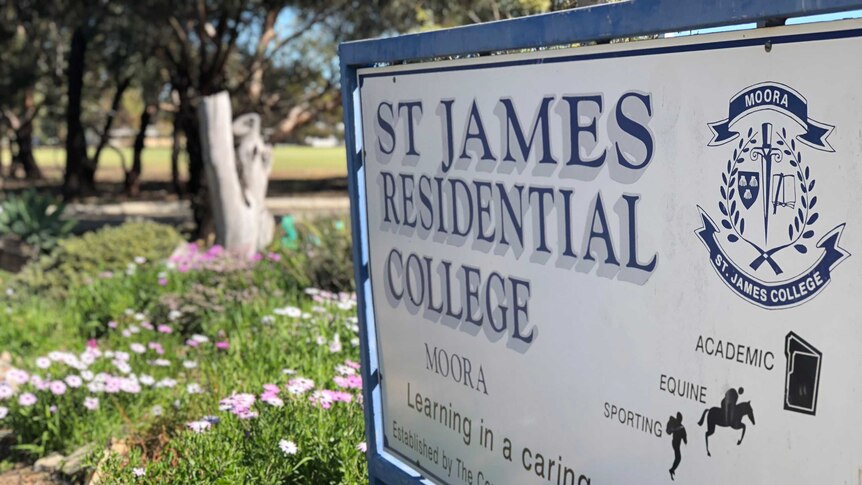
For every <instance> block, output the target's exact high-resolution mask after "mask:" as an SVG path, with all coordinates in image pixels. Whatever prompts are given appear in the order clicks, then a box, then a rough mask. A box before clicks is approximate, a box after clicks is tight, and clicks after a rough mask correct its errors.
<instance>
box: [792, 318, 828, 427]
mask: <svg viewBox="0 0 862 485" xmlns="http://www.w3.org/2000/svg"><path fill="white" fill-rule="evenodd" d="M784 355H785V357H787V374H786V376H785V384H784V409H786V410H787V411H795V412H797V413H803V414H811V415H814V414H816V412H817V394H818V388H819V386H820V366H821V362H822V360H823V354H822V353H821V352H820V351H819V350H817V349H816V348H814V346H813V345H811V344H809V343H808V342H806V341H805V340H803V339H802V338H801V337H800V336H799V335H796V334H795V333H793V332H790V333H788V334H787V338H786V339H785V342H784Z"/></svg>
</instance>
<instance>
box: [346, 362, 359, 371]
mask: <svg viewBox="0 0 862 485" xmlns="http://www.w3.org/2000/svg"><path fill="white" fill-rule="evenodd" d="M344 365H346V366H347V367H352V368H354V369H356V370H359V367H360V366H359V363H358V362H353V361H352V360H345V361H344Z"/></svg>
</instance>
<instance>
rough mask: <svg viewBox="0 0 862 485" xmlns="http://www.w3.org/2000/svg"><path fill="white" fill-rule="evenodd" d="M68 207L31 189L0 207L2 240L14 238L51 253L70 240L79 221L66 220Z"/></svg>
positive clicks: (12, 197)
mask: <svg viewBox="0 0 862 485" xmlns="http://www.w3.org/2000/svg"><path fill="white" fill-rule="evenodd" d="M65 208H66V206H65V204H64V203H63V202H62V201H60V200H59V199H58V198H56V197H54V196H52V195H49V194H39V193H37V192H36V191H35V190H33V189H30V190H27V191H25V192H22V193H21V194H19V195H11V196H9V197H8V198H7V199H6V200H5V201H3V203H2V204H0V236H7V237H8V236H11V237H13V238H16V239H18V240H20V241H23V242H25V243H27V244H29V245H30V246H32V247H33V248H34V249H35V250H36V251H38V252H40V253H48V252H50V251H51V250H52V249H54V247H56V246H57V242H58V241H60V240H61V239H63V238H64V237H66V236H68V235H69V234H70V233H71V232H72V228H74V227H75V223H76V221H74V220H63V219H62V216H63V211H64V210H65Z"/></svg>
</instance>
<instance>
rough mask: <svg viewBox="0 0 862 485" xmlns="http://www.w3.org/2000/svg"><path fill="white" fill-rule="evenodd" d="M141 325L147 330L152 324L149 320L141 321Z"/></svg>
mask: <svg viewBox="0 0 862 485" xmlns="http://www.w3.org/2000/svg"><path fill="white" fill-rule="evenodd" d="M141 327H143V328H146V329H147V330H152V329H153V328H154V327H153V324H152V323H150V322H141Z"/></svg>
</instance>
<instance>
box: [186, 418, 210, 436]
mask: <svg viewBox="0 0 862 485" xmlns="http://www.w3.org/2000/svg"><path fill="white" fill-rule="evenodd" d="M186 426H188V428H189V429H190V430H192V431H194V432H195V433H198V434H200V433H204V432H206V431H207V430H208V429H210V428H211V427H212V423H210V422H209V421H204V420H201V421H192V422H191V423H186Z"/></svg>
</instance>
